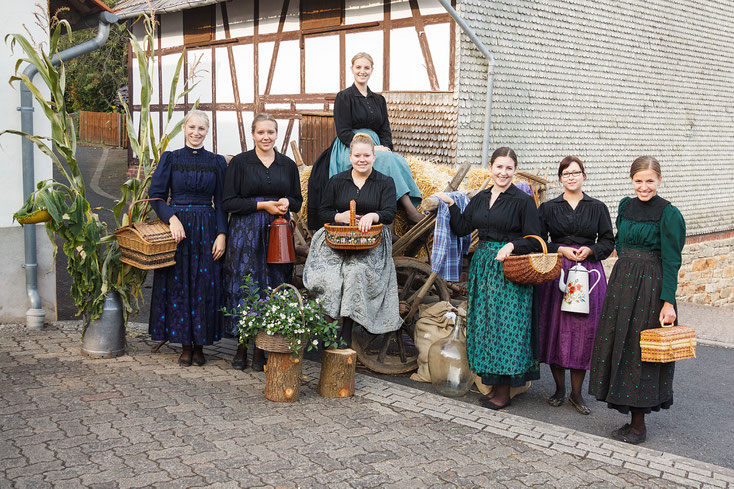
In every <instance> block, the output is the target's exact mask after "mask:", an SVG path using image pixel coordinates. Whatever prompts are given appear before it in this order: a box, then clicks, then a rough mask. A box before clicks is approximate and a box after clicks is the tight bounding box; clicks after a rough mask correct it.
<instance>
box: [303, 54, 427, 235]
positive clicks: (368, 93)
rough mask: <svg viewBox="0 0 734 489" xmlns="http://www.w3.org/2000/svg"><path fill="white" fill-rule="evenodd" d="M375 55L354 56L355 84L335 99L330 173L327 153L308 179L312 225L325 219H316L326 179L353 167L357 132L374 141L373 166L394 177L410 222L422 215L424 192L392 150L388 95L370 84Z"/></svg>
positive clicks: (406, 164)
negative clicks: (352, 147)
mask: <svg viewBox="0 0 734 489" xmlns="http://www.w3.org/2000/svg"><path fill="white" fill-rule="evenodd" d="M374 64H375V63H374V61H373V60H372V56H370V55H369V54H367V53H357V54H356V55H354V57H353V58H352V66H351V69H352V75H353V76H354V83H353V84H352V86H351V87H349V88H347V89H345V90H342V91H341V92H339V93H338V94H337V96H336V100H335V101H334V125H335V126H336V134H337V137H336V139H335V140H334V144H332V146H331V152H330V153H329V154H328V167H329V169H328V176H326V168H325V165H326V163H327V161H326V156H327V154H326V152H325V153H324V154H322V156H321V157H319V159H318V161H317V162H316V163H315V164H314V169H313V172H312V173H311V178H310V179H309V188H308V198H309V228H310V229H318V228H319V227H321V225H322V224H323V221H320V220H319V219H317V214H318V213H319V210H318V209H319V206H320V198H319V196H320V190H321V189H322V188H324V187H325V186H326V179H327V178H331V177H333V176H334V175H336V174H337V173H341V172H343V171H346V170H348V169H350V168H351V163H350V160H349V145H350V144H351V142H352V138H353V137H354V134H355V133H358V132H359V133H365V134H367V135H369V136H370V138H371V139H372V142H373V143H374V144H375V151H376V153H375V162H374V168H375V170H377V171H379V172H380V173H382V174H383V175H387V176H389V177H391V178H392V179H393V181H394V183H395V194H396V195H397V200H398V202H399V203H400V207H401V208H403V209H404V210H405V212H406V214H407V217H408V221H409V222H411V223H413V224H415V223H417V222H418V221H420V220H421V219H422V218H423V214H421V213H420V212H418V210H417V209H416V208H415V206H416V205H418V204H420V201H421V193H420V190H419V189H418V186H417V185H416V184H415V181H414V180H413V177H412V175H411V173H410V167H409V166H408V163H407V162H406V161H405V158H403V157H402V156H400V155H399V154H397V153H393V152H392V149H393V144H392V132H391V131H390V122H389V120H388V118H387V104H386V103H385V97H383V96H382V95H380V94H378V93H375V92H373V91H372V90H370V89H369V87H368V86H367V82H369V79H370V77H371V76H372V71H373V69H374Z"/></svg>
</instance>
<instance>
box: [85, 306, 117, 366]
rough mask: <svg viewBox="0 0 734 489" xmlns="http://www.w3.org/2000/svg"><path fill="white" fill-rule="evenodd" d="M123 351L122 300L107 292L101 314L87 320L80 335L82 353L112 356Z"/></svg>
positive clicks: (103, 356)
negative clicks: (92, 319)
mask: <svg viewBox="0 0 734 489" xmlns="http://www.w3.org/2000/svg"><path fill="white" fill-rule="evenodd" d="M124 353H125V320H124V318H123V315H122V300H121V299H120V295H119V294H118V293H117V292H109V293H108V294H107V297H106V298H105V302H104V309H103V310H102V315H101V316H99V318H97V319H95V320H94V321H89V322H88V324H87V325H86V328H85V329H84V334H83V335H82V354H84V355H86V356H88V357H91V358H114V357H119V356H120V355H122V354H124Z"/></svg>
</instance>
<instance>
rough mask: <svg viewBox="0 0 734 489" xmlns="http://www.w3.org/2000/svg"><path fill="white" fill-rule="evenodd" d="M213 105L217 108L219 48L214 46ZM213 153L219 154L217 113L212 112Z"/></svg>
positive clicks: (212, 67)
mask: <svg viewBox="0 0 734 489" xmlns="http://www.w3.org/2000/svg"><path fill="white" fill-rule="evenodd" d="M211 70H212V71H211V73H212V105H213V106H214V107H216V106H217V48H215V47H214V46H212V63H211ZM212 151H213V152H214V153H216V152H217V111H216V110H213V111H212Z"/></svg>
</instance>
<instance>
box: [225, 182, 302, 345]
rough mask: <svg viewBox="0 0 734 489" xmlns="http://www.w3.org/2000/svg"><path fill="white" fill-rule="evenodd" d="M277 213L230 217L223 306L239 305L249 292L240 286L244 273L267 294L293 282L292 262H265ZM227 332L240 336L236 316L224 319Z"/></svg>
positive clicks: (230, 308)
mask: <svg viewBox="0 0 734 489" xmlns="http://www.w3.org/2000/svg"><path fill="white" fill-rule="evenodd" d="M257 200H258V201H263V200H277V199H274V198H271V197H258V198H257ZM276 217H277V216H273V215H271V214H268V213H267V212H266V211H263V210H260V211H255V212H253V213H252V214H247V215H244V216H243V215H235V214H233V215H232V216H231V217H230V219H229V237H228V244H227V251H226V254H225V256H224V305H225V307H226V308H227V310H228V311H231V310H232V309H233V308H235V307H237V306H239V305H240V303H241V302H242V301H243V300H244V298H245V294H246V291H244V290H242V289H241V288H240V287H241V286H242V283H243V281H244V278H245V276H247V275H250V276H252V278H253V280H254V281H255V283H256V284H257V286H258V287H259V288H260V289H261V290H260V296H261V297H263V296H264V292H265V289H266V288H267V287H271V288H275V287H277V286H278V285H280V284H282V283H290V282H291V279H292V276H293V265H290V264H269V263H266V260H267V255H268V235H269V231H270V227H269V226H270V223H271V222H273V220H274V219H275V218H276ZM224 321H225V324H224V330H225V333H226V334H228V335H232V336H239V332H238V329H237V319H236V318H234V317H231V316H225V318H224Z"/></svg>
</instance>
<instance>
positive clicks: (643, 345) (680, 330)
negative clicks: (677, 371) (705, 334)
mask: <svg viewBox="0 0 734 489" xmlns="http://www.w3.org/2000/svg"><path fill="white" fill-rule="evenodd" d="M660 326H661V327H660V328H652V329H646V330H644V331H642V332H641V333H640V350H641V353H642V361H643V362H655V363H667V362H675V361H677V360H685V359H686V358H696V332H695V331H694V329H693V328H691V327H689V326H672V325H671V326H666V325H664V324H661V325H660Z"/></svg>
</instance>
